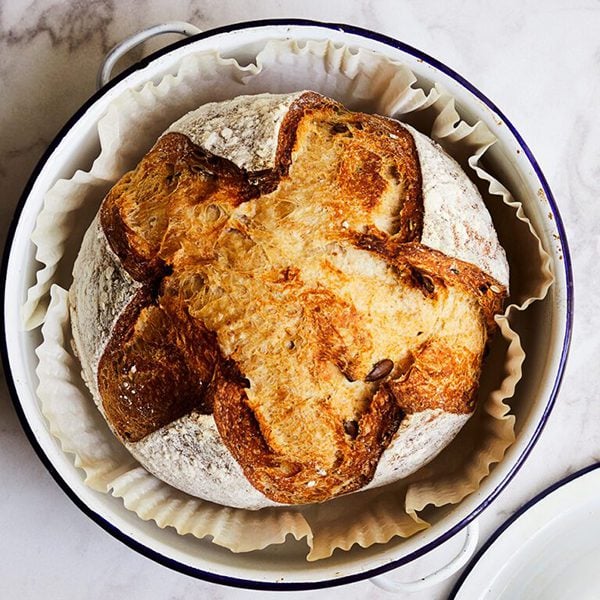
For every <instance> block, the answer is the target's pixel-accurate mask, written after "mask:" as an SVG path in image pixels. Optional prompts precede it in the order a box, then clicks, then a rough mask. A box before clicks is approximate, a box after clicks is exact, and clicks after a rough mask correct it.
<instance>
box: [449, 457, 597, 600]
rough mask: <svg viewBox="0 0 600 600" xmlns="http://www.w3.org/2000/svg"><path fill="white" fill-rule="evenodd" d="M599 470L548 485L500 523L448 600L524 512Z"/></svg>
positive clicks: (594, 467)
mask: <svg viewBox="0 0 600 600" xmlns="http://www.w3.org/2000/svg"><path fill="white" fill-rule="evenodd" d="M597 469H600V462H597V463H593V464H591V465H588V466H587V467H583V469H579V470H578V471H575V473H571V474H570V475H567V476H566V477H563V478H562V479H559V480H558V481H556V482H555V483H553V484H551V485H549V486H548V487H547V488H546V489H544V490H542V491H541V492H539V493H538V494H536V495H535V496H534V497H533V498H531V499H529V500H527V502H525V504H523V505H522V506H521V507H520V508H519V509H518V510H517V511H516V512H515V513H513V514H512V515H511V516H510V517H509V518H508V519H506V521H504V523H502V524H501V525H500V526H499V527H498V528H497V529H496V530H495V531H494V533H492V535H491V536H490V537H489V538H488V539H487V540H486V541H485V543H484V544H483V545H482V546H481V548H479V550H477V552H476V553H475V555H474V556H473V558H472V559H471V560H470V561H469V564H468V565H467V566H466V567H465V569H464V570H463V571H462V573H461V574H460V577H459V578H458V579H457V580H456V583H455V584H454V587H453V588H452V591H451V592H450V595H449V596H448V600H454V598H456V595H457V594H458V593H459V592H460V591H461V589H460V588H461V587H462V586H463V584H464V583H465V581H466V580H467V578H468V577H469V575H470V574H471V572H472V571H473V569H474V568H475V567H476V566H477V564H478V563H479V561H480V560H481V558H482V557H483V555H484V554H485V553H486V552H487V551H488V550H489V548H490V547H491V546H492V545H493V544H494V543H495V542H496V540H497V539H498V538H499V537H500V536H501V535H502V534H503V533H504V532H505V531H506V530H507V529H508V528H509V527H510V526H511V525H512V524H513V523H514V522H515V521H517V520H518V519H520V518H521V517H522V516H523V515H524V514H525V513H526V512H528V511H529V510H530V509H531V508H533V507H534V506H535V505H536V504H538V503H539V502H541V501H542V500H543V499H544V498H546V496H550V495H551V494H552V493H553V492H555V491H556V490H558V489H560V488H562V487H564V486H566V485H567V484H569V483H571V482H572V481H575V480H576V479H580V478H581V477H584V476H586V475H588V474H589V473H592V472H594V471H596V470H597Z"/></svg>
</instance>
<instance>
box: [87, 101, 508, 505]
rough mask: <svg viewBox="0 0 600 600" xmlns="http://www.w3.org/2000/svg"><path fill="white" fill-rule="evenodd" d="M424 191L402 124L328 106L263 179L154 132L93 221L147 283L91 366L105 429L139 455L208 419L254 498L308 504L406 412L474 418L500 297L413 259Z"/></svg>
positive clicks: (303, 124) (304, 117)
mask: <svg viewBox="0 0 600 600" xmlns="http://www.w3.org/2000/svg"><path fill="white" fill-rule="evenodd" d="M420 190H421V179H420V171H419V163H418V157H417V154H416V150H415V145H414V141H413V139H412V137H411V135H410V134H409V133H408V132H407V131H406V130H405V129H404V128H403V127H402V126H401V125H400V124H399V123H397V122H395V121H392V120H389V119H385V118H382V117H374V116H369V115H362V114H357V113H350V112H348V111H346V110H345V109H344V108H343V107H341V106H340V105H338V104H337V103H335V102H334V101H332V100H329V99H326V98H323V97H322V96H319V95H317V94H312V93H306V94H303V95H302V96H300V98H299V99H298V100H296V101H295V102H294V103H292V105H291V106H290V109H289V111H288V113H287V116H286V117H285V119H284V121H283V123H282V125H281V129H280V134H279V143H278V153H277V160H276V165H275V167H274V168H273V169H272V170H270V171H268V172H261V173H246V172H244V171H243V170H241V169H239V168H238V167H236V166H235V165H233V164H232V163H230V162H229V161H227V160H225V159H221V158H217V157H213V156H212V155H209V154H207V153H206V152H203V151H201V150H200V149H199V148H197V147H196V146H195V145H194V144H192V143H191V142H190V141H189V139H188V138H187V137H186V136H184V135H182V134H178V133H170V134H167V135H165V136H163V137H162V138H161V139H160V140H159V142H157V144H156V145H155V147H154V148H153V149H152V150H151V151H150V152H149V153H148V154H147V155H146V157H144V159H143V160H142V161H141V163H140V164H139V165H138V167H137V168H136V169H135V170H134V171H132V172H131V173H129V174H127V175H126V176H125V177H123V178H122V179H121V181H120V182H119V183H118V184H117V185H116V186H115V187H114V188H113V189H112V190H111V192H110V193H109V195H108V196H107V198H106V199H105V201H104V203H103V206H102V209H101V220H102V227H103V230H104V232H105V234H106V237H107V240H108V242H109V244H110V246H111V248H112V249H113V250H114V252H115V253H116V254H117V255H118V256H119V258H120V259H121V262H122V264H123V266H124V268H125V269H126V270H127V271H128V272H129V273H130V274H131V275H132V276H133V277H134V278H135V279H137V280H138V281H140V282H142V283H143V284H144V288H143V291H142V292H140V293H139V294H138V296H136V297H135V298H133V299H132V302H131V304H130V306H129V308H128V309H127V310H126V311H125V313H124V314H123V315H122V316H121V318H120V319H119V322H118V323H117V326H116V327H115V329H114V332H113V335H112V337H111V340H110V342H109V344H108V346H107V348H106V350H105V352H104V354H103V356H102V358H101V361H100V365H99V372H98V383H99V389H100V392H101V395H102V401H103V406H104V410H105V412H106V415H107V417H108V419H109V421H110V422H111V424H112V426H113V428H114V429H115V430H116V431H117V433H118V434H119V435H120V436H121V437H123V438H124V439H127V440H130V441H135V440H139V439H141V438H142V437H144V436H145V435H147V434H148V433H150V432H152V431H155V430H156V429H158V428H160V427H162V426H164V425H166V424H168V423H170V422H171V421H173V420H175V419H177V418H179V417H181V416H183V415H184V414H186V413H187V412H190V411H192V410H199V411H203V412H210V411H212V412H213V415H214V418H215V422H216V425H217V428H218V430H219V432H220V434H221V437H222V440H223V443H224V444H225V445H226V446H227V447H228V448H229V450H230V451H231V453H232V454H233V456H234V457H235V458H236V460H237V461H238V462H239V464H240V465H241V467H242V469H243V471H244V474H245V475H246V477H247V478H248V480H249V481H250V482H251V483H252V484H253V485H254V486H255V487H256V488H257V489H259V490H260V491H261V492H263V493H264V494H265V495H266V496H267V497H269V498H270V499H272V500H275V501H277V502H284V503H307V502H316V501H322V500H326V499H329V498H331V497H334V496H336V495H339V494H342V493H347V492H350V491H354V490H356V489H359V488H360V487H362V486H364V485H365V484H367V483H368V482H369V481H370V480H371V478H372V477H373V474H374V472H375V468H376V466H377V463H378V461H379V457H380V456H381V454H382V452H383V451H384V450H385V448H386V447H387V445H388V444H389V442H390V440H391V438H392V436H393V435H394V433H395V431H396V430H397V428H398V426H399V424H400V421H401V419H402V417H403V415H405V414H408V413H411V412H415V411H418V410H423V409H424V408H442V409H443V410H446V411H448V412H455V413H469V412H471V411H472V409H473V403H474V398H475V393H476V389H477V382H478V379H479V372H480V369H481V363H482V355H483V350H484V348H485V345H486V341H487V337H488V335H489V333H490V332H491V331H492V330H493V327H494V321H493V316H494V314H495V312H497V311H498V310H499V309H500V307H501V304H502V299H503V297H504V294H505V290H504V288H502V287H501V286H499V284H497V282H495V281H493V280H492V279H491V278H490V277H489V276H487V275H486V274H484V273H482V272H481V271H480V270H479V269H478V268H477V267H475V266H473V265H469V264H467V263H462V262H461V261H458V260H456V259H452V258H449V257H447V256H445V255H443V254H442V253H440V252H437V251H434V250H431V249H429V248H427V247H425V246H423V245H421V244H420V243H419V239H420V235H421V231H422V226H423V208H422V200H421V191H420ZM249 200H252V202H249ZM313 237H314V239H315V240H316V241H317V242H319V243H318V244H317V243H316V242H315V241H314V240H313V239H312V238H313ZM357 264H358V265H359V267H357V266H356V265H357ZM361 282H364V287H365V290H364V293H363V290H361V289H360V286H361ZM386 286H387V287H386ZM378 287H380V288H383V287H385V289H389V293H390V294H391V296H389V303H390V307H389V308H388V307H387V306H382V305H370V304H369V302H370V301H371V299H372V298H379V296H378V294H380V291H379V290H378ZM383 297H385V298H388V296H382V298H383ZM253 317H256V318H257V319H260V324H259V325H257V324H256V322H255V321H254V320H253ZM394 318H397V319H404V321H405V322H397V323H396V322H394V321H393V319H394ZM390 319H391V320H390ZM457 319H458V320H459V321H460V320H461V319H464V320H465V323H467V322H468V323H469V325H468V329H469V332H468V333H466V332H465V331H464V329H465V327H462V330H463V331H462V332H461V324H460V323H457ZM438 322H439V323H443V326H438ZM446 322H447V323H446ZM260 327H262V328H263V329H264V330H265V331H264V332H263V333H262V334H260V332H259V334H258V335H257V334H256V331H257V328H260ZM396 327H397V329H398V330H397V331H396V330H395V328H396ZM382 328H385V331H383V330H382ZM411 328H421V329H422V330H415V331H414V332H413V331H412V329H411ZM379 334H381V335H379ZM463 334H464V335H465V337H466V341H465V342H464V345H461V343H460V342H457V340H460V336H461V335H463ZM263 347H264V349H263ZM261 353H262V354H261ZM261 356H262V357H263V358H262V360H261ZM132 367H134V371H133V373H132ZM278 369H279V370H278ZM275 375H277V377H275ZM274 377H275V379H274ZM134 392H135V393H134Z"/></svg>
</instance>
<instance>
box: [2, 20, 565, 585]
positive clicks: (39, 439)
mask: <svg viewBox="0 0 600 600" xmlns="http://www.w3.org/2000/svg"><path fill="white" fill-rule="evenodd" d="M165 31H178V32H180V33H183V34H185V35H187V36H190V37H187V38H186V39H184V40H182V41H181V42H178V43H176V44H173V45H171V46H168V47H167V48H164V49H163V50H161V51H159V52H157V53H155V54H153V55H151V56H150V57H148V58H146V59H144V60H143V61H141V62H140V63H138V64H136V65H135V66H133V67H132V68H130V69H128V70H127V71H125V72H124V73H122V74H121V75H119V76H118V77H116V78H115V79H114V80H112V81H110V82H109V83H107V84H106V85H104V86H103V87H102V88H101V89H100V90H99V91H98V92H97V93H96V94H95V95H94V96H93V97H92V98H90V100H89V101H88V102H86V104H85V105H84V106H83V107H82V108H81V109H80V110H79V111H78V112H77V113H76V114H75V115H74V117H73V118H72V119H71V120H70V121H69V122H68V123H67V125H66V126H65V127H64V128H63V130H62V131H61V132H60V133H59V135H58V136H57V138H56V139H55V140H54V141H53V142H52V144H51V145H50V147H49V149H48V151H47V152H46V153H45V155H44V157H43V158H42V160H41V161H40V163H39V164H38V166H37V168H36V169H35V171H34V173H33V174H32V176H31V179H30V181H29V183H28V185H27V187H26V189H25V191H24V193H23V196H22V198H21V202H20V204H19V206H18V208H17V211H16V214H15V216H14V220H13V222H12V225H11V229H10V232H9V239H8V243H7V247H6V251H5V255H4V261H3V271H2V273H3V279H4V286H3V295H4V297H3V305H4V315H3V318H4V335H3V336H2V339H3V345H2V354H3V359H4V366H5V371H6V374H7V380H8V383H9V387H10V389H11V392H12V396H13V399H14V403H15V406H16V409H17V411H18V413H19V416H20V418H21V421H22V424H23V428H24V430H25V432H26V434H27V435H28V437H29V439H30V441H31V443H32V445H33V446H34V448H35V449H36V451H37V453H38V455H39V456H40V459H41V460H42V462H43V463H44V464H45V466H46V467H47V468H48V470H49V471H50V473H51V474H52V475H53V477H54V478H55V479H56V481H57V482H58V483H59V485H60V486H61V487H62V488H63V490H64V491H65V492H66V494H67V495H68V496H69V497H70V498H71V499H72V500H73V501H74V502H75V503H76V504H77V506H78V507H79V508H81V510H83V511H84V512H85V513H86V514H87V515H88V516H89V517H90V518H92V519H93V520H94V521H95V522H96V523H98V524H99V525H100V526H101V527H103V528H104V529H105V530H107V531H108V532H109V533H111V534H112V535H114V536H115V537H116V538H118V539H120V540H121V541H122V542H124V543H125V544H127V545H128V546H130V547H131V548H133V549H134V550H137V551H138V552H141V553H142V554H144V555H146V556H148V557H150V558H152V559H154V560H156V561H157V562H159V563H161V564H163V565H166V566H168V567H171V568H173V569H176V570H178V571H181V572H183V573H187V574H189V575H192V576H194V577H198V578H201V579H206V580H209V581H213V582H217V583H222V584H227V585H232V586H239V587H247V588H255V589H276V590H283V589H287V590H289V589H309V588H318V587H327V586H333V585H339V584H343V583H349V582H352V581H357V580H360V579H365V578H375V579H374V581H375V583H377V584H378V585H380V586H382V587H385V588H386V589H399V587H398V585H397V584H395V583H393V581H392V579H388V575H384V574H385V573H387V572H388V571H391V570H392V569H396V568H398V567H400V566H402V565H405V564H407V563H409V562H412V561H414V560H415V559H417V558H419V557H421V556H423V555H424V554H426V553H428V552H430V551H431V550H432V549H433V548H436V547H438V546H440V545H441V544H442V543H444V542H445V541H447V540H448V539H449V538H451V537H452V536H454V535H455V534H457V533H458V532H459V531H461V530H463V529H465V528H466V529H465V531H467V536H466V541H465V544H464V547H463V550H462V551H461V552H460V554H459V556H457V557H455V558H454V559H453V560H452V561H451V563H450V564H449V565H446V566H445V567H443V568H442V569H440V570H439V571H438V572H436V573H433V574H432V575H431V576H429V577H428V578H426V580H425V582H423V581H419V582H417V583H414V582H413V583H412V584H408V585H405V586H403V587H402V589H405V590H407V589H415V588H416V587H420V586H422V585H424V583H434V582H436V581H439V580H440V579H442V578H444V577H447V576H449V575H450V574H451V573H452V572H453V571H455V570H456V569H458V568H460V566H462V565H463V564H464V563H465V562H466V560H467V559H468V557H469V555H470V554H471V553H472V552H473V550H474V548H475V545H476V542H477V535H476V518H477V516H478V515H479V514H480V513H481V512H482V511H483V510H485V508H486V507H487V506H489V504H490V503H491V502H492V501H493V500H494V498H495V497H496V496H497V495H498V493H499V492H500V491H501V490H502V489H503V488H504V487H505V486H506V485H507V484H508V482H509V481H510V480H511V478H512V477H513V476H514V474H515V473H516V471H517V470H518V469H519V467H520V466H521V465H522V464H523V462H524V460H525V459H526V458H527V455H528V454H529V452H530V451H531V448H532V447H533V445H534V444H535V442H536V440H537V439H538V437H539V435H540V434H541V432H542V429H543V427H544V424H545V423H546V420H547V419H548V416H549V413H550V411H551V409H552V406H553V404H554V401H555V399H556V395H557V392H558V388H559V385H560V381H561V377H562V373H563V370H564V366H565V360H566V356H567V351H568V346H569V341H570V334H571V326H572V306H573V292H572V275H571V265H570V260H569V253H568V248H567V242H566V237H565V232H564V230H563V226H562V221H561V218H560V215H559V212H558V208H557V206H556V204H555V201H554V199H553V197H552V193H551V191H550V189H549V188H548V185H547V183H546V180H545V179H544V176H543V175H542V173H541V171H540V169H539V167H538V165H537V163H536V161H535V159H534V158H533V156H532V155H531V152H530V151H529V149H528V147H527V145H526V144H525V142H524V141H523V139H522V138H521V136H520V135H519V134H518V132H517V131H516V130H515V128H514V127H513V126H512V125H511V123H510V121H509V120H508V119H507V118H506V117H505V116H504V115H503V114H502V113H501V112H500V110H499V109H498V108H497V107H496V106H495V105H494V104H493V103H492V102H491V101H490V100H489V99H488V98H486V97H485V96H484V95H483V94H482V93H481V92H479V91H478V90H477V89H475V88H474V87H473V86H472V85H471V84H470V83H469V82H467V81H466V80H465V79H464V78H462V77H461V76H460V75H458V74H457V73H455V72H454V71H452V70H451V69H449V68H448V67H446V66H445V65H444V64H442V63H441V62H439V61H438V60H435V59H433V58H431V57H430V56H427V55H425V54H423V53H422V52H420V51H419V50H416V49H415V48H412V47H410V46H407V45H405V44H403V43H401V42H398V41H396V40H394V39H391V38H389V37H385V36H382V35H379V34H376V33H373V32H370V31H366V30H364V29H359V28H356V27H352V26H347V25H337V24H325V23H316V22H309V21H298V20H286V21H260V22H251V23H242V24H236V25H232V26H229V27H223V28H219V29H215V30H212V31H208V32H204V33H196V32H197V31H198V30H196V29H195V28H193V27H192V26H188V25H187V24H181V23H176V24H163V25H160V26H157V27H156V28H152V29H151V30H147V31H144V32H140V34H138V35H137V36H134V37H132V38H130V39H129V40H126V42H125V43H124V44H122V45H120V46H119V47H118V49H117V50H115V51H114V52H113V53H112V54H111V55H109V56H108V57H107V59H106V61H105V64H104V66H103V68H102V70H101V73H100V80H101V82H104V81H106V80H107V79H108V77H109V75H110V71H111V68H112V66H113V64H114V62H115V61H116V59H117V58H118V57H119V56H120V55H121V54H122V53H123V52H124V51H126V50H127V49H129V48H131V47H133V46H134V45H136V44H137V43H139V42H140V41H142V40H144V39H146V38H147V37H151V36H152V35H156V34H157V33H161V32H165ZM273 38H277V39H282V38H292V39H296V40H299V41H301V40H308V39H315V40H325V39H329V40H333V41H334V42H342V43H344V44H346V45H349V46H351V47H356V48H358V47H363V48H367V49H372V50H375V51H377V52H379V53H382V54H384V55H386V56H388V57H390V58H391V59H393V60H396V61H399V62H402V63H404V64H406V66H408V67H409V68H410V69H411V70H412V71H413V72H414V73H415V74H416V75H417V76H418V78H419V82H420V83H421V84H423V85H425V86H428V85H431V84H433V83H434V82H438V83H441V84H442V85H443V86H444V87H445V88H446V89H447V90H448V91H449V92H450V93H451V94H452V95H453V96H454V97H455V98H456V100H457V107H458V108H459V111H460V113H461V115H462V116H463V118H465V119H466V120H468V121H469V122H475V121H477V120H481V121H483V122H484V123H486V124H487V125H488V126H489V127H490V128H491V129H493V131H494V133H495V135H496V136H497V137H498V143H497V144H496V145H495V146H494V150H493V152H491V153H490V155H489V158H488V163H487V166H488V167H489V168H490V170H491V171H492V172H494V173H495V174H497V176H498V177H499V178H501V180H502V182H503V183H504V185H506V186H507V187H508V188H509V189H510V190H511V191H512V192H513V195H515V196H517V197H518V198H519V199H520V200H521V201H522V203H523V205H524V207H525V210H526V212H527V215H528V217H529V219H530V220H531V222H532V223H533V225H534V227H535V229H536V231H537V233H538V234H539V236H540V237H541V240H542V243H543V245H544V247H545V249H546V251H547V252H548V253H549V255H550V257H551V261H552V268H553V271H554V275H555V283H554V285H553V286H552V288H551V289H550V292H549V294H548V296H547V297H546V298H545V299H544V300H543V301H541V302H536V303H535V304H534V305H532V306H531V307H530V308H529V309H528V310H527V318H528V319H529V320H530V323H531V327H528V328H527V329H528V331H530V333H529V334H525V336H524V337H523V343H524V345H525V348H526V351H527V363H526V368H525V371H524V377H523V379H522V381H521V382H520V383H519V386H518V389H517V395H518V396H520V397H522V398H526V399H527V400H526V401H521V402H514V403H513V406H514V413H515V414H516V417H517V420H516V442H515V443H514V444H513V445H512V446H511V447H510V449H509V450H508V452H507V454H506V456H505V458H504V459H503V460H502V462H501V463H499V464H498V465H496V466H495V467H494V468H493V469H492V472H491V473H490V475H489V476H488V477H487V478H485V479H484V481H483V482H482V484H481V487H480V489H479V490H478V491H477V492H476V493H473V494H472V495H470V496H468V497H467V498H466V499H464V500H463V501H462V502H461V503H460V504H458V505H456V506H450V507H447V508H444V509H437V510H436V511H434V512H432V513H431V514H430V515H429V514H428V515H427V518H428V520H430V522H431V523H432V526H431V527H430V528H429V529H427V530H425V531H423V532H420V533H418V534H416V535H414V536H413V537H411V538H409V539H407V540H402V539H399V538H394V539H392V540H391V541H389V542H388V543H387V544H381V545H375V546H372V547H370V548H367V549H364V548H359V547H356V546H355V547H354V548H352V549H351V550H350V551H347V552H335V553H334V556H333V557H331V558H329V559H326V560H323V561H319V562H316V563H307V562H306V560H305V558H304V557H305V555H306V546H305V545H304V544H303V543H300V542H294V541H288V542H286V543H285V544H283V545H281V546H275V547H272V548H269V549H266V550H263V551H257V552H251V553H247V554H233V553H231V552H230V551H228V550H226V549H223V548H220V547H218V546H216V545H214V544H212V543H211V542H210V541H208V540H197V539H195V538H193V537H192V536H189V535H188V536H179V535H178V534H177V533H176V532H175V531H174V530H173V529H171V528H167V529H164V530H163V529H160V528H158V527H157V526H156V525H155V524H154V523H153V522H146V521H143V520H142V519H140V518H139V517H137V516H136V515H135V514H134V513H132V512H130V511H128V510H127V509H125V508H124V506H123V503H122V501H121V500H120V499H116V498H114V497H112V496H110V495H107V494H101V493H98V492H95V491H94V490H92V489H90V488H88V487H86V486H85V484H84V483H83V478H82V474H81V472H80V471H79V470H78V469H76V468H75V467H74V465H73V461H72V457H71V456H70V455H67V454H65V453H63V451H62V450H61V448H60V445H59V443H58V442H57V440H56V439H55V438H54V437H53V436H52V435H51V433H50V431H49V429H48V425H47V423H46V421H45V419H44V417H43V416H42V414H41V412H40V407H39V403H38V400H37V398H36V395H35V388H36V385H37V381H36V376H35V366H36V363H37V358H36V356H35V354H34V348H35V347H36V346H37V344H38V343H39V340H40V333H39V331H32V332H27V331H24V329H23V327H22V325H21V318H20V307H21V305H22V304H23V302H24V300H25V297H26V290H27V288H28V287H29V286H30V285H31V284H32V283H33V281H34V274H35V270H36V269H37V267H38V265H37V264H36V262H35V260H34V247H33V245H32V243H31V241H30V237H31V232H32V230H33V228H34V226H35V221H36V217H37V215H38V213H39V211H40V210H41V207H42V201H43V196H44V193H45V192H46V191H47V190H48V189H49V188H50V187H51V186H52V185H53V184H54V182H55V181H56V180H57V179H59V178H63V177H70V176H72V174H73V173H74V172H75V170H76V169H77V168H85V167H86V166H88V165H89V163H90V160H91V159H92V158H93V157H94V155H95V153H96V152H97V149H98V137H97V129H96V125H97V122H98V119H99V118H100V117H101V116H102V115H103V113H104V112H105V110H106V107H107V106H108V105H109V104H110V103H111V101H112V100H114V99H115V98H116V97H118V96H119V95H120V94H121V93H122V92H123V91H124V90H126V89H127V88H130V87H137V86H139V85H140V84H142V83H144V82H146V81H149V80H153V81H158V80H160V79H161V78H162V77H163V76H164V75H165V74H167V73H173V72H175V71H176V69H177V65H178V63H179V62H180V60H181V59H182V58H183V57H184V56H185V55H186V54H188V53H190V52H197V51H202V50H208V49H217V50H220V51H221V53H222V54H224V55H226V56H231V57H235V58H237V59H238V60H239V61H240V62H242V63H243V62H244V61H248V60H249V59H250V58H251V57H253V56H255V55H256V52H257V51H258V50H259V49H260V48H262V47H263V46H264V44H265V42H266V41H267V40H269V39H273ZM531 332H535V333H531Z"/></svg>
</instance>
